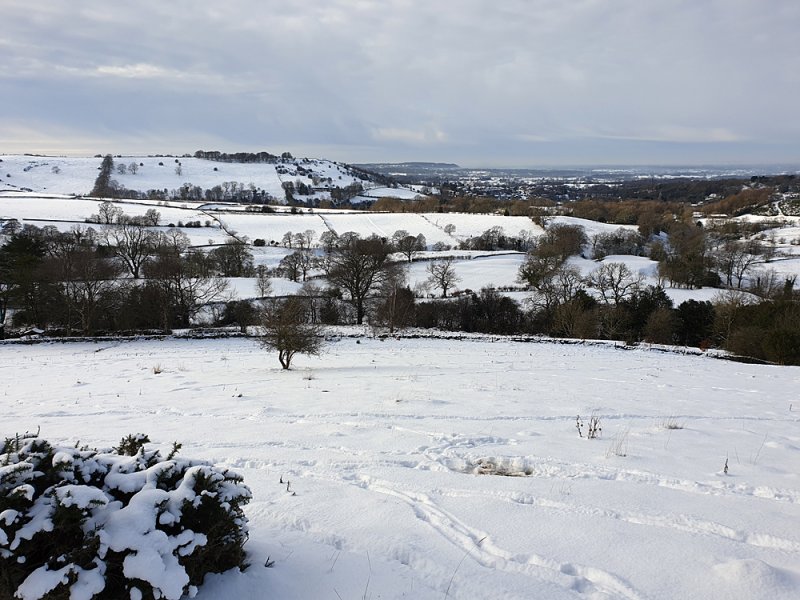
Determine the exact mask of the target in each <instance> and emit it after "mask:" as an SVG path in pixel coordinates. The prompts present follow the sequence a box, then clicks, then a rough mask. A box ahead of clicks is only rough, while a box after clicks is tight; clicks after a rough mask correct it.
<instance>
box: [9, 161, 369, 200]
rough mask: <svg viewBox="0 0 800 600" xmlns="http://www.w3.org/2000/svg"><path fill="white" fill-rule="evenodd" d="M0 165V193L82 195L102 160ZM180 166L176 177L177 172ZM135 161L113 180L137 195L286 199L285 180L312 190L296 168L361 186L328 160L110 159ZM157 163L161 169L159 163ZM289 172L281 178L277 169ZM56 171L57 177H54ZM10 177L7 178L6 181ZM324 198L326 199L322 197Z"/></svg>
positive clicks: (336, 183)
mask: <svg viewBox="0 0 800 600" xmlns="http://www.w3.org/2000/svg"><path fill="white" fill-rule="evenodd" d="M0 158H2V162H0V191H3V190H24V189H27V190H32V191H34V192H49V193H60V194H73V195H85V194H88V193H89V192H90V191H91V189H92V188H93V187H94V182H95V179H96V178H97V172H98V169H99V167H100V163H101V162H102V157H55V156H38V157H34V156H21V155H2V157H0ZM178 161H180V167H181V169H180V171H181V172H180V174H178V173H176V167H177V166H178ZM132 162H135V163H136V164H137V165H140V164H141V166H140V167H139V168H138V171H137V173H136V174H133V173H131V172H129V171H128V172H126V173H124V174H120V173H118V172H117V171H116V169H115V171H114V173H113V174H112V179H114V180H116V181H117V182H119V184H120V185H122V186H124V187H126V188H128V189H131V190H137V191H140V192H147V191H148V190H152V189H155V190H164V189H166V190H169V191H171V190H175V189H179V188H180V187H181V186H182V185H184V184H185V183H190V184H191V185H194V186H200V187H201V188H203V189H210V188H213V187H214V186H216V185H223V184H224V183H225V182H235V183H237V184H244V185H245V186H246V187H248V186H250V184H252V185H253V186H254V187H255V188H258V189H262V190H264V191H265V192H267V193H269V194H270V195H272V196H273V197H274V198H277V199H280V200H281V201H282V200H283V198H284V190H283V187H282V184H283V182H284V181H292V182H294V181H297V180H299V181H302V182H303V183H305V184H306V185H312V183H313V182H312V180H311V178H309V177H307V176H297V175H296V165H295V164H294V163H295V162H296V163H297V165H299V166H301V167H303V168H304V169H310V170H311V171H313V172H314V173H315V174H317V175H319V176H321V177H325V178H327V177H331V179H332V180H333V181H332V183H331V184H330V185H331V186H340V187H345V186H347V185H350V184H352V183H354V182H357V181H359V180H358V179H356V178H355V177H354V176H353V175H352V174H350V173H349V171H348V170H347V169H346V168H344V167H343V166H340V165H338V164H335V163H332V162H330V161H327V160H309V161H307V162H306V161H304V160H303V159H297V160H296V161H294V162H287V163H280V164H269V163H228V162H216V161H210V160H204V159H197V158H192V157H179V158H176V157H173V156H161V157H147V156H122V157H115V158H114V165H115V167H117V166H118V165H120V164H125V165H126V167H127V165H129V164H130V163H132ZM160 163H161V164H160ZM279 167H282V168H284V169H286V170H287V171H288V172H287V173H284V174H281V173H279V172H278V168H279ZM54 168H55V169H57V172H54ZM8 175H10V177H8ZM324 196H325V197H328V196H329V194H327V193H325V194H324Z"/></svg>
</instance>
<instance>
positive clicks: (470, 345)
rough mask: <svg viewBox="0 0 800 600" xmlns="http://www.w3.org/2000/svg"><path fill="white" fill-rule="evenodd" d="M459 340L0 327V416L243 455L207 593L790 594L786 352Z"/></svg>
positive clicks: (237, 461) (143, 506) (140, 567)
mask: <svg viewBox="0 0 800 600" xmlns="http://www.w3.org/2000/svg"><path fill="white" fill-rule="evenodd" d="M468 262H471V263H475V262H476V261H468ZM341 331H347V330H346V329H343V330H341ZM350 331H353V330H350ZM466 337H467V339H465V340H461V341H459V340H456V339H453V337H452V336H451V337H450V338H449V339H426V338H420V339H391V338H390V339H386V340H380V339H374V338H348V337H343V338H337V339H338V341H333V342H332V343H331V344H330V345H329V347H328V350H327V352H326V353H325V354H323V355H322V356H320V357H306V356H299V357H297V358H296V359H295V363H294V369H293V370H292V371H288V372H286V371H282V370H281V369H280V366H279V364H278V361H277V359H276V357H275V356H273V355H271V354H266V353H265V352H264V351H263V349H261V348H260V346H259V345H258V344H256V343H255V341H254V340H250V339H241V338H235V339H222V340H184V339H180V340H178V339H171V340H166V341H163V342H153V341H144V340H142V341H129V342H122V341H111V342H85V343H84V342H81V343H69V344H62V343H43V344H34V345H26V346H20V345H15V344H4V345H0V382H2V386H3V391H2V394H0V398H1V400H0V402H2V413H3V416H4V418H3V429H4V431H3V432H2V435H4V436H8V435H13V434H14V433H15V432H22V431H25V430H30V429H31V428H35V426H37V425H41V427H42V435H44V436H45V437H47V438H48V439H51V440H52V441H57V442H59V443H60V444H63V446H65V447H68V446H74V445H75V444H76V443H77V442H80V443H81V444H86V443H90V444H91V445H92V446H98V447H110V446H112V445H115V444H116V443H117V442H118V441H119V439H120V438H122V437H123V436H124V435H127V434H129V433H132V432H140V431H141V432H146V433H148V435H149V436H150V438H151V439H152V440H153V441H154V444H156V445H157V446H159V447H161V448H163V449H167V448H169V447H170V445H171V443H172V441H174V440H177V441H180V442H182V443H183V449H182V450H181V456H183V455H185V456H186V457H188V458H194V459H201V460H207V461H210V462H213V463H216V464H218V465H220V466H222V467H227V468H231V469H234V470H235V471H237V472H239V473H240V474H242V475H243V476H244V479H245V483H246V484H247V485H248V486H249V487H250V488H251V489H252V492H253V500H252V501H251V503H250V504H249V505H247V507H246V508H245V512H246V514H247V516H248V517H249V519H250V523H249V531H250V540H249V541H248V543H247V545H246V548H247V550H248V552H249V558H250V562H251V566H250V568H249V569H247V570H246V571H244V572H238V571H231V572H228V573H225V574H221V575H215V576H211V577H209V578H208V579H207V581H206V583H205V585H203V586H202V587H201V588H200V590H199V591H198V593H197V598H198V599H200V600H217V599H223V598H284V599H288V600H291V599H298V600H299V599H308V598H336V597H337V596H339V597H342V598H356V597H358V598H362V597H366V598H382V599H395V598H398V599H399V598H415V599H421V600H427V599H441V598H444V597H448V598H481V599H487V600H492V599H515V598H519V599H522V598H548V599H550V598H555V599H558V598H576V597H585V598H625V599H640V598H648V599H653V600H658V599H673V598H682V599H690V600H691V599H706V598H726V599H728V598H730V599H741V600H745V599H747V600H759V599H764V600H766V599H770V600H772V599H786V600H789V599H793V598H796V597H797V589H798V586H800V531H798V529H797V526H796V525H797V522H798V519H799V518H800V481H799V480H798V475H797V473H798V471H800V437H799V436H798V433H797V432H798V423H799V422H800V418H799V417H798V408H800V407H798V400H800V399H799V398H798V396H797V390H798V389H800V388H799V387H798V384H800V368H797V367H774V366H764V365H746V364H740V363H735V362H729V361H722V360H717V359H713V358H711V357H710V356H707V355H704V354H699V355H683V354H679V353H665V352H661V351H655V350H648V349H647V347H642V348H639V349H624V347H623V346H621V345H620V346H619V347H616V346H615V345H614V344H613V343H609V344H558V343H552V342H532V343H519V342H512V341H509V340H507V339H504V338H500V337H482V336H475V335H473V336H466ZM154 364H159V365H161V367H162V370H161V373H160V374H158V375H156V374H154V373H153V370H152V367H153V365H154ZM45 369H46V372H47V377H41V373H42V372H43V370H45ZM592 414H594V415H595V416H597V417H598V418H599V419H600V423H601V427H602V435H601V437H600V438H599V439H593V440H587V439H585V438H580V437H579V436H578V433H577V430H576V428H575V420H576V415H580V416H581V418H583V419H584V420H586V419H588V417H590V416H591V415H592ZM669 425H673V426H675V427H678V428H675V429H671V428H669ZM621 442H624V443H621ZM726 460H727V461H728V465H729V471H728V473H724V471H723V465H724V464H725V461H726ZM501 474H503V475H506V476H501ZM76 487H78V486H76ZM140 493H142V494H143V496H142V498H141V503H140V504H138V505H135V506H133V507H131V510H132V512H131V515H132V513H133V512H136V511H138V510H141V511H143V512H144V513H146V515H147V518H148V519H151V520H152V518H153V517H154V515H155V513H154V510H153V507H154V506H155V505H156V504H157V503H158V501H159V498H158V497H156V496H157V494H158V492H157V490H149V491H148V490H143V492H140ZM176 493H177V492H176ZM147 494H152V495H153V497H148V496H147ZM79 496H80V494H76V496H75V497H79ZM123 513H124V511H117V512H116V513H115V514H118V515H119V517H115V518H118V519H122V518H123ZM9 518H13V516H12V515H6V514H5V513H4V514H3V515H2V516H0V520H3V519H5V520H8V519H9ZM131 518H132V519H133V520H134V521H135V523H141V522H143V521H142V520H140V519H139V518H133V516H131ZM119 526H120V527H119V531H126V532H131V531H132V528H133V527H134V526H133V525H131V526H130V527H129V526H128V524H123V523H122V522H121V521H120V523H119ZM136 531H137V532H138V533H137V536H136V539H135V540H132V543H133V542H136V543H139V541H141V538H140V537H139V536H146V535H148V534H147V533H146V532H145V531H139V530H138V529H137V530H136ZM112 533H113V531H112ZM126 535H127V534H126ZM162 541H163V540H162ZM184 541H185V540H176V541H172V542H170V543H169V544H168V545H164V547H163V548H162V547H160V546H159V548H160V550H158V552H160V554H159V558H158V560H155V558H156V557H155V556H149V555H148V554H147V553H146V552H145V553H143V554H142V555H141V556H140V558H137V559H136V560H133V561H131V565H130V569H131V572H132V573H133V572H136V573H145V572H147V575H148V578H149V577H161V576H162V574H160V573H161V572H160V571H159V569H165V570H167V571H168V570H169V569H168V565H167V563H166V562H163V560H162V558H163V556H164V554H163V553H167V552H172V550H174V549H175V545H176V544H180V543H182V542H184ZM200 541H201V540H200ZM162 545H163V544H162ZM151 559H153V562H152V564H151V562H150V560H151ZM158 561H161V562H160V563H159V562H158ZM268 561H269V562H268ZM273 561H274V564H272V562H273ZM134 563H135V564H134ZM265 563H267V564H272V568H265V566H264V565H265ZM165 565H167V566H165ZM127 568H128V565H127V564H126V569H127ZM165 573H166V571H165ZM56 576H57V575H56V574H48V575H45V574H42V577H41V578H36V580H35V581H33V580H32V581H31V584H30V585H36V586H39V589H42V587H43V586H45V585H46V584H47V583H48V582H47V581H46V579H47V578H49V577H56ZM163 576H164V578H165V579H168V576H167V575H166V574H163ZM165 585H167V582H166V581H165ZM175 589H176V590H177V587H176V588H175ZM173 591H175V590H172V589H171V588H170V591H169V593H170V594H171V593H172V592H173ZM176 593H177V592H176ZM166 594H167V592H165V595H166Z"/></svg>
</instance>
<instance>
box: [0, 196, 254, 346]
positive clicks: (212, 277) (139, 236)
mask: <svg viewBox="0 0 800 600" xmlns="http://www.w3.org/2000/svg"><path fill="white" fill-rule="evenodd" d="M101 216H102V220H103V224H102V226H101V227H100V229H99V230H95V229H93V228H91V227H83V226H76V227H73V228H72V230H71V231H69V232H59V231H58V230H57V229H56V228H54V227H50V226H48V227H44V228H38V227H35V226H32V225H25V226H24V227H19V228H15V229H14V230H13V231H11V232H10V235H9V236H8V241H7V242H6V243H5V244H4V245H3V246H2V247H0V322H1V323H2V328H0V335H3V334H4V333H5V325H6V323H7V319H6V317H7V316H8V314H9V312H12V313H13V316H12V323H13V324H14V325H15V326H17V327H22V326H25V325H36V326H38V327H42V328H50V329H55V330H58V331H61V332H63V333H64V334H66V335H70V334H72V333H73V332H80V333H82V334H84V335H92V334H95V333H97V332H102V331H106V332H112V331H126V330H134V329H161V330H170V329H173V328H175V327H188V326H189V325H190V324H191V323H192V321H193V319H194V317H195V316H196V315H197V313H198V311H199V310H200V308H201V307H202V306H203V305H206V304H208V303H210V302H215V301H221V300H224V299H225V294H226V291H227V288H228V284H227V281H226V280H225V279H224V277H239V276H249V275H251V274H252V273H253V272H254V270H253V259H252V254H251V253H250V251H249V248H248V247H247V246H246V244H244V243H240V242H231V243H229V244H224V245H221V246H218V247H217V248H215V249H214V250H212V251H211V252H209V253H204V252H202V251H201V250H198V249H194V248H190V246H189V239H188V237H187V236H186V234H184V233H183V232H181V231H179V230H177V229H169V230H167V231H157V230H153V229H151V228H149V226H148V225H147V224H145V221H144V220H142V219H134V218H128V217H127V216H126V215H124V214H123V213H122V212H121V211H119V209H118V208H117V207H115V206H114V205H112V204H111V203H104V204H103V205H101V206H100V211H99V214H98V217H99V218H100V217H101ZM153 220H157V217H155V216H154V217H153ZM150 222H151V223H152V222H153V221H150ZM123 275H127V277H124V276H123Z"/></svg>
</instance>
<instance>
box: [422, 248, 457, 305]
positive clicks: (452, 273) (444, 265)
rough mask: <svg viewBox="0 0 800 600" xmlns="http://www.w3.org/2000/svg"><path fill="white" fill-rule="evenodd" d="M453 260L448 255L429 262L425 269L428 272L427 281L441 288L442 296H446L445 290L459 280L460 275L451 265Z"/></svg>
mask: <svg viewBox="0 0 800 600" xmlns="http://www.w3.org/2000/svg"><path fill="white" fill-rule="evenodd" d="M454 262H455V261H454V259H453V257H452V256H448V257H447V258H445V259H443V260H437V261H434V262H432V263H430V264H429V265H428V267H427V268H426V269H425V270H426V271H427V272H428V282H430V284H431V285H432V286H433V287H436V288H439V289H440V290H442V298H447V290H449V289H451V288H452V287H454V286H455V284H456V283H458V282H459V281H461V277H459V276H458V275H457V274H456V269H455V267H454V266H453V263H454Z"/></svg>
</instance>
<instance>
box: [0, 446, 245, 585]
mask: <svg viewBox="0 0 800 600" xmlns="http://www.w3.org/2000/svg"><path fill="white" fill-rule="evenodd" d="M146 442H149V440H148V438H147V436H144V435H141V434H137V435H135V436H128V437H126V438H124V439H123V440H122V442H121V443H120V445H119V446H118V447H117V448H114V449H113V450H110V451H98V450H90V449H87V448H80V449H79V448H70V447H58V446H52V445H51V444H49V443H48V442H46V441H45V440H43V439H41V438H39V437H36V436H22V437H16V438H10V439H6V440H5V442H3V443H2V445H0V600H6V599H11V598H20V599H23V600H33V599H38V598H46V599H47V600H55V599H66V598H70V600H88V599H90V598H97V599H112V598H113V599H115V600H120V599H126V600H127V599H128V598H130V599H131V600H153V599H156V598H167V599H178V598H180V597H181V596H183V595H184V594H188V595H189V596H193V595H194V594H195V593H196V591H197V586H198V585H200V584H201V583H202V582H203V578H204V576H205V574H206V573H210V572H222V571H225V570H227V569H230V568H233V567H244V566H245V564H244V559H245V552H244V548H243V545H244V542H245V541H246V539H247V519H246V518H245V516H244V514H243V512H242V506H243V505H244V504H246V503H247V502H248V500H249V499H250V496H251V494H250V490H249V489H248V488H247V487H246V486H245V485H244V483H243V481H242V478H241V476H240V475H238V474H236V473H233V472H231V471H229V470H227V469H223V468H220V467H215V466H213V465H210V464H208V463H205V462H202V461H196V460H188V459H184V458H178V457H176V456H175V454H176V453H177V450H178V449H179V448H180V446H179V445H178V444H176V445H175V446H174V447H173V451H172V452H170V453H169V455H168V456H167V457H162V455H161V454H160V452H159V451H157V450H147V449H146V448H145V446H144V444H145V443H146Z"/></svg>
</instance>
